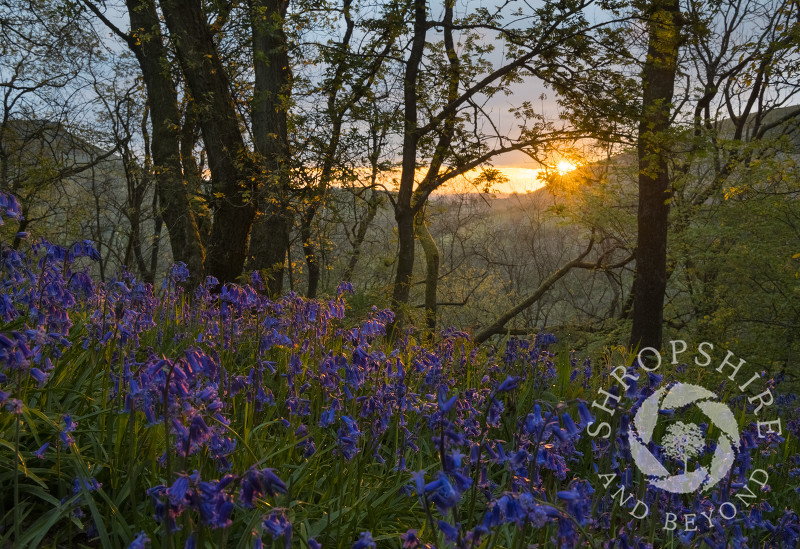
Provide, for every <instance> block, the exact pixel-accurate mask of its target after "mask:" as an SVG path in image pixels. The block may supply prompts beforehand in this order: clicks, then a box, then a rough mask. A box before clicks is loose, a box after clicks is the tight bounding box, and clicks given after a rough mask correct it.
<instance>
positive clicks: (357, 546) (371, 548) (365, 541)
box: [352, 532, 375, 549]
mask: <svg viewBox="0 0 800 549" xmlns="http://www.w3.org/2000/svg"><path fill="white" fill-rule="evenodd" d="M352 549H375V540H374V539H372V534H371V533H370V532H361V535H360V536H359V537H358V540H357V541H356V542H355V543H354V544H353V547H352Z"/></svg>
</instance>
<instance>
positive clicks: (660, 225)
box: [630, 0, 681, 349]
mask: <svg viewBox="0 0 800 549" xmlns="http://www.w3.org/2000/svg"><path fill="white" fill-rule="evenodd" d="M680 25H681V14H680V6H679V4H678V1H677V0H654V1H653V2H651V3H650V12H649V14H648V34H649V36H648V47H647V59H646V61H645V64H644V69H643V71H642V80H643V97H642V112H641V120H640V122H639V141H638V157H639V210H638V223H637V225H638V240H637V244H636V281H635V284H634V286H633V288H634V292H635V293H634V301H633V326H632V328H631V340H630V345H631V346H632V347H638V348H644V347H654V348H656V349H660V348H661V339H662V325H663V321H664V294H665V292H666V287H667V224H668V219H667V218H668V215H669V200H670V197H671V194H672V193H671V185H670V176H669V166H668V163H667V153H668V150H669V147H668V141H667V140H668V139H669V137H668V135H667V131H668V130H669V126H670V107H671V102H672V95H673V92H674V89H675V75H676V72H677V61H678V51H679V48H680Z"/></svg>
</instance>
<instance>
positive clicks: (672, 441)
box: [628, 383, 739, 494]
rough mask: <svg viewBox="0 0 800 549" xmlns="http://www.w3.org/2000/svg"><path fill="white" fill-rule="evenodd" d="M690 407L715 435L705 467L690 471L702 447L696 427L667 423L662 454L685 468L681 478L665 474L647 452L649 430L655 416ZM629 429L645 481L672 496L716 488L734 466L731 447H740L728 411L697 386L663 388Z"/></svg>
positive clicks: (656, 393) (734, 426) (653, 427)
mask: <svg viewBox="0 0 800 549" xmlns="http://www.w3.org/2000/svg"><path fill="white" fill-rule="evenodd" d="M690 404H695V405H696V406H697V407H698V408H699V409H700V410H701V411H702V412H703V413H704V414H705V415H706V417H707V418H708V419H709V421H710V422H712V423H713V424H714V425H716V426H717V428H718V429H719V430H720V434H719V437H718V439H717V448H716V450H715V451H714V457H713V458H712V460H711V464H710V465H709V466H708V467H705V466H699V467H697V468H696V469H694V470H693V471H689V461H690V460H692V459H693V458H695V457H697V456H698V455H699V454H700V452H701V451H702V449H703V447H704V446H705V440H704V438H703V435H702V432H701V430H700V427H698V426H697V425H696V424H694V423H689V424H685V423H683V422H681V421H678V422H675V423H673V424H671V425H670V426H669V427H668V428H667V430H666V433H665V435H664V437H663V438H662V440H661V442H662V446H663V447H664V453H665V454H666V455H667V456H669V457H672V458H674V459H676V460H678V461H682V462H683V464H684V470H683V473H681V474H676V475H674V474H670V472H669V471H667V469H666V467H664V465H663V464H662V463H661V462H660V461H658V459H657V458H656V457H655V456H654V455H653V454H652V453H651V452H650V450H648V449H647V444H649V443H650V441H651V440H653V431H654V430H655V427H656V423H657V422H658V416H659V412H660V411H662V410H675V409H678V408H682V407H684V406H688V405H690ZM633 425H634V428H635V430H634V429H630V431H629V432H628V441H629V442H630V446H631V455H632V456H633V461H634V462H635V463H636V466H637V467H638V468H639V470H640V471H641V472H642V473H644V474H645V475H647V476H648V477H649V482H650V484H652V485H653V486H656V487H658V488H661V489H662V490H666V491H667V492H672V493H676V494H688V493H690V492H695V491H697V490H699V489H701V488H702V489H704V490H708V489H709V488H711V487H712V486H714V485H715V484H717V483H718V482H719V481H720V480H722V478H723V477H724V476H725V475H726V474H727V473H728V471H729V470H730V468H731V467H732V466H733V460H734V457H735V455H734V450H733V449H734V448H736V447H738V446H739V429H738V426H737V424H736V418H735V417H734V416H733V412H731V409H730V408H728V406H726V405H725V404H723V403H721V402H719V401H718V400H717V395H715V394H714V393H712V392H711V391H709V390H708V389H706V388H704V387H701V386H699V385H691V384H689V383H676V384H674V385H672V386H671V387H662V388H661V389H659V390H657V391H656V392H655V393H653V394H652V395H650V396H649V397H647V399H645V401H644V402H643V403H642V406H641V407H640V408H639V411H638V412H636V416H635V417H634V419H633Z"/></svg>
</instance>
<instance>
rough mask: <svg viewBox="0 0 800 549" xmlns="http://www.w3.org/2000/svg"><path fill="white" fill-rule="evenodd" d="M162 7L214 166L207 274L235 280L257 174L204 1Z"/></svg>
mask: <svg viewBox="0 0 800 549" xmlns="http://www.w3.org/2000/svg"><path fill="white" fill-rule="evenodd" d="M161 8H162V11H163V13H164V20H165V22H166V24H167V28H168V29H169V31H170V35H171V38H172V40H173V42H174V43H175V46H176V49H177V52H178V60H179V61H180V65H181V70H182V72H183V76H184V79H185V81H186V85H187V87H188V89H189V92H190V94H191V96H192V98H193V100H194V101H195V104H196V107H197V108H198V112H199V115H198V122H199V126H200V129H201V131H202V134H203V142H204V143H205V148H206V152H207V154H208V167H209V170H210V171H211V179H212V199H211V201H212V212H213V224H212V227H211V234H210V236H209V244H208V249H207V255H206V273H207V274H209V275H213V276H215V277H217V278H218V279H219V280H220V282H232V281H234V280H236V278H237V277H238V276H239V275H240V274H241V273H242V269H243V268H244V262H245V258H246V256H247V245H248V239H249V236H250V229H251V227H252V224H253V219H254V217H255V213H256V206H255V205H256V194H257V192H258V178H257V177H256V175H257V174H256V171H255V170H254V166H253V159H252V157H251V154H250V152H249V151H248V149H247V148H246V147H245V144H244V139H243V137H242V134H241V130H240V127H239V120H238V119H237V116H236V109H235V107H234V103H233V98H232V96H231V91H230V83H229V81H228V76H227V74H226V73H225V69H224V67H223V66H222V61H221V60H220V57H219V53H218V52H217V48H216V46H215V44H214V37H213V34H212V32H211V28H210V27H209V25H208V23H207V22H206V14H205V13H204V11H203V9H202V5H201V2H200V0H161Z"/></svg>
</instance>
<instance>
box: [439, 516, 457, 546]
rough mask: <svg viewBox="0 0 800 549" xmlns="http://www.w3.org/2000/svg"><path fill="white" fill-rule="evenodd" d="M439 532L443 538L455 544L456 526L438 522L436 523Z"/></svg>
mask: <svg viewBox="0 0 800 549" xmlns="http://www.w3.org/2000/svg"><path fill="white" fill-rule="evenodd" d="M437 526H438V527H439V530H440V531H441V532H442V534H444V537H445V539H446V540H447V541H450V542H455V541H456V540H457V539H458V526H459V525H458V524H456V525H455V526H453V525H451V524H450V523H449V522H446V521H444V520H440V521H439V522H438V523H437Z"/></svg>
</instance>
